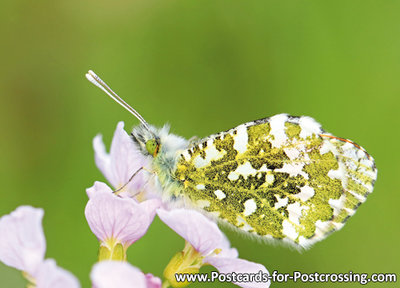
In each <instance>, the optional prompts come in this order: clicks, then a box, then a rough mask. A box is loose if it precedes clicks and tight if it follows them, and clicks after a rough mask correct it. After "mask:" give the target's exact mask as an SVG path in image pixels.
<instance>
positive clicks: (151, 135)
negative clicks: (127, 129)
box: [131, 125, 161, 157]
mask: <svg viewBox="0 0 400 288" xmlns="http://www.w3.org/2000/svg"><path fill="white" fill-rule="evenodd" d="M157 132H158V131H157V129H156V128H154V127H153V126H150V125H148V126H147V127H146V126H144V125H139V126H137V127H135V128H133V131H132V133H131V135H132V139H133V141H134V142H135V143H136V144H138V145H139V147H140V150H141V151H142V153H143V154H144V155H150V156H153V157H157V155H158V154H159V152H160V149H161V140H160V137H159V136H158V135H157V134H158V133H157Z"/></svg>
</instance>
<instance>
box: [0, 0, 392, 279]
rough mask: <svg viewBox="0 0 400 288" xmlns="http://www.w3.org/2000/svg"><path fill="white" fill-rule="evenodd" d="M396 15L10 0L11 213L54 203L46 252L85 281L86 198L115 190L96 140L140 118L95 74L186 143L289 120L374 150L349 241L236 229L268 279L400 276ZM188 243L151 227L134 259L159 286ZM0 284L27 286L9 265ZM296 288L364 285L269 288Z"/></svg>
mask: <svg viewBox="0 0 400 288" xmlns="http://www.w3.org/2000/svg"><path fill="white" fill-rule="evenodd" d="M399 12H400V2H399V1H389V0H381V1H369V0H359V1H355V0H345V1H344V0H342V1H319V0H309V1H295V0H293V1H285V0H283V1H270V0H260V1H237V0H229V1H228V0H226V1H211V0H205V1H194V0H187V1H161V0H146V1H144V0H143V1H142V0H140V1H135V0H133V1H123V0H118V1H104V0H97V1H93V0H89V1H76V0H71V1H50V0H43V1H27V0H13V1H11V0H3V1H2V2H1V4H0V19H1V20H0V29H1V31H0V32H1V35H2V36H1V40H0V43H1V45H0V52H1V53H0V55H1V56H0V57H1V68H0V73H1V75H0V76H1V77H0V97H1V98H0V101H1V102H0V117H1V118H0V127H1V130H0V131H1V141H0V151H1V165H0V169H1V173H0V177H1V179H0V180H1V182H0V183H1V189H0V214H1V215H2V214H5V213H9V212H10V211H12V210H13V209H15V208H16V207H17V206H19V205H22V204H30V205H33V206H35V207H43V208H44V210H45V218H44V230H45V234H46V238H47V253H46V256H47V257H49V258H55V259H56V260H57V262H58V264H59V265H60V266H62V267H64V268H66V269H68V270H70V271H72V272H73V273H74V274H75V275H77V276H78V277H79V279H80V280H81V282H82V286H83V287H89V286H90V285H89V276H88V275H89V272H90V269H91V266H92V264H93V263H94V262H95V261H96V254H97V248H98V244H97V240H96V238H95V237H94V235H92V234H91V232H90V230H89V228H88V225H87V223H86V220H85V217H84V214H83V211H84V207H85V205H86V202H87V196H86V194H85V188H87V187H90V186H91V185H92V184H93V182H94V181H95V180H101V181H104V178H103V176H102V175H101V173H100V172H99V171H98V170H97V169H96V167H95V164H94V161H93V151H92V144H91V142H92V139H93V137H94V136H95V135H96V134H97V133H102V134H103V135H104V139H105V141H106V143H107V145H109V143H110V141H111V137H112V134H113V132H114V129H115V126H116V124H117V122H118V121H120V120H123V121H125V123H126V127H127V129H130V127H132V126H133V125H136V124H137V123H138V121H137V120H136V119H134V118H133V117H132V116H130V114H128V113H127V112H126V111H125V110H123V109H122V108H121V107H119V106H118V105H117V104H115V103H113V102H112V101H111V100H110V99H108V98H107V96H106V95H105V94H103V93H102V92H101V91H100V90H99V89H97V88H95V87H94V86H93V85H92V84H90V83H89V82H88V81H87V80H86V79H85V77H84V75H85V73H86V71H87V70H88V69H93V70H94V71H95V72H96V73H98V74H99V75H100V76H101V77H102V78H103V79H104V80H106V81H107V82H108V84H110V86H111V87H112V88H113V89H114V90H115V91H116V92H117V93H119V94H120V96H122V97H124V98H125V100H126V101H127V102H128V103H130V104H131V105H132V106H134V107H135V108H136V109H137V110H138V111H139V112H140V113H141V114H142V115H143V116H144V118H146V119H147V121H148V122H150V123H152V124H155V125H158V126H160V125H163V124H164V123H165V122H169V123H170V124H171V126H172V132H174V133H176V134H179V135H182V136H184V137H187V138H190V137H192V136H194V135H198V136H201V137H204V136H207V135H209V134H212V133H216V132H219V131H223V130H227V129H229V128H231V127H234V126H236V125H238V124H240V123H243V122H247V121H251V120H254V119H258V118H263V117H267V116H271V115H274V114H277V113H282V112H287V113H290V114H293V115H309V116H312V117H314V118H316V119H317V120H318V121H319V122H320V123H322V124H323V126H324V128H325V129H326V130H328V131H329V132H331V133H333V134H334V135H337V136H341V137H346V138H350V139H352V140H354V141H356V142H357V143H359V144H361V145H362V146H364V147H365V148H366V149H367V150H368V151H369V153H370V154H371V155H373V156H374V158H375V159H376V163H377V166H378V170H379V174H378V181H377V183H376V186H375V191H374V193H373V194H371V195H370V196H369V200H368V201H367V202H366V203H365V204H364V205H362V206H361V207H360V209H359V210H358V212H357V214H356V215H355V216H354V217H353V218H352V219H350V220H349V221H348V223H347V225H346V226H345V227H344V228H343V229H342V230H341V231H340V232H338V233H334V234H333V235H331V236H330V237H328V238H327V239H326V240H324V241H322V242H320V243H318V244H316V245H315V246H314V247H313V248H312V249H311V250H309V251H306V252H304V253H298V252H296V251H292V250H291V249H288V248H285V247H280V246H277V247H276V246H271V245H266V244H262V243H258V242H254V241H251V240H249V239H245V238H243V237H242V236H240V235H237V234H235V233H232V232H228V233H227V234H228V236H229V238H230V240H231V242H232V245H233V246H235V247H237V248H238V250H239V253H240V256H241V257H242V258H245V259H248V260H251V261H255V262H260V263H262V264H264V265H265V266H266V267H267V269H269V270H270V271H273V270H278V271H279V272H281V273H291V272H293V271H296V270H298V271H302V272H316V271H317V272H331V273H334V272H348V271H350V270H351V271H353V272H360V273H364V272H365V273H376V272H396V273H399V272H400V264H399V263H400V261H399V259H400V249H399V244H398V241H399V240H398V239H399V237H400V231H399V228H400V225H399V220H400V217H399V208H398V207H399V200H400V197H399V195H400V194H399V191H398V190H399V189H398V186H399V185H398V179H399V172H400V169H399V166H398V165H399V164H398V163H400V157H399V148H398V145H399V140H400V139H399V136H398V133H399V128H398V127H399V124H400V121H399V120H398V119H399V115H398V114H399V113H398V111H399V104H400V101H399V93H400V81H399V76H400V17H399ZM183 244H184V241H183V240H182V239H181V238H180V237H178V236H177V235H176V234H175V233H174V232H172V231H171V230H170V229H169V228H167V227H166V226H165V225H164V224H163V223H161V221H159V220H158V219H156V221H155V222H154V223H153V224H152V226H151V228H150V230H149V232H148V233H147V234H146V235H145V237H143V238H142V239H141V240H139V241H138V242H137V243H135V244H134V245H133V246H131V247H130V248H129V251H128V252H129V255H128V257H129V261H130V262H131V263H132V264H134V265H136V266H138V267H140V268H141V269H142V270H143V271H145V272H151V273H153V274H155V275H158V276H161V275H162V271H163V268H164V267H165V265H166V264H167V263H168V261H169V259H170V257H171V256H172V255H173V254H174V253H176V252H177V251H178V250H181V249H182V248H183ZM204 271H210V269H209V268H206V269H204ZM398 276H399V275H398ZM0 279H1V284H0V286H1V287H24V284H25V281H24V279H23V278H22V277H21V276H20V273H19V272H17V271H15V270H13V269H11V268H8V267H6V266H5V265H3V264H1V263H0ZM215 285H216V284H213V285H210V284H196V285H192V286H189V287H212V286H215ZM375 285H376V286H377V287H394V285H395V284H380V285H378V284H375ZM218 286H223V285H222V284H218ZM224 286H226V287H231V286H233V285H224ZM293 286H295V287H300V286H301V287H308V286H313V287H332V286H335V287H336V286H340V287H359V286H360V285H359V284H341V285H340V284H332V283H329V284H321V283H320V284H313V285H312V284H310V283H307V284H299V283H296V285H294V284H293V283H286V284H274V285H273V286H272V287H293ZM367 287H375V286H374V284H368V285H367Z"/></svg>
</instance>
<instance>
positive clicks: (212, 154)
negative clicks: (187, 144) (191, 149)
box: [194, 144, 226, 168]
mask: <svg viewBox="0 0 400 288" xmlns="http://www.w3.org/2000/svg"><path fill="white" fill-rule="evenodd" d="M207 145H208V144H207ZM203 151H204V152H205V154H206V155H205V159H203V157H201V156H200V155H197V156H196V158H194V166H195V167H196V168H202V167H204V166H206V165H208V164H210V163H211V161H212V160H214V161H215V160H218V159H220V158H222V157H224V155H225V154H226V151H218V150H217V149H216V148H215V145H213V144H211V145H209V146H207V147H206V148H205V149H203Z"/></svg>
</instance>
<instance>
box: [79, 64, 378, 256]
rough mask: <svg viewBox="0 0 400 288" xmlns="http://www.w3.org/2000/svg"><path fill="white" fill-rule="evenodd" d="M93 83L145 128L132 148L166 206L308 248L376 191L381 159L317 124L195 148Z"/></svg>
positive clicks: (305, 121) (246, 133)
mask: <svg viewBox="0 0 400 288" xmlns="http://www.w3.org/2000/svg"><path fill="white" fill-rule="evenodd" d="M86 77H87V79H88V80H89V81H91V82H92V83H93V84H95V85H96V86H98V87H99V88H101V89H102V90H103V91H105V92H106V93H107V94H108V95H109V96H110V97H111V98H112V99H114V100H115V101H116V102H117V103H119V104H120V105H122V106H123V107H124V108H125V109H127V110H128V111H129V112H130V113H132V114H133V115H134V116H135V117H136V118H137V119H138V120H139V121H140V122H141V124H140V125H138V126H136V127H134V128H133V131H132V133H131V135H132V141H133V142H134V143H135V144H136V145H138V147H140V151H141V153H143V155H144V156H146V157H150V158H151V169H152V172H153V173H154V174H155V175H156V182H157V185H158V186H159V188H160V191H161V194H162V195H161V196H162V199H163V200H164V202H166V203H170V204H171V205H175V206H184V207H186V208H191V209H196V210H199V211H202V212H203V213H204V214H205V215H207V216H209V217H210V218H212V219H215V220H216V221H218V222H219V223H222V224H226V225H228V226H229V227H232V228H234V229H236V230H237V231H240V232H243V233H245V234H246V235H251V236H254V237H256V238H260V239H265V240H271V241H281V242H283V243H288V244H290V245H292V246H294V247H296V248H298V249H302V248H309V247H310V246H312V245H313V244H314V243H315V242H317V241H320V240H322V239H324V238H325V237H326V236H327V235H329V234H330V233H331V232H334V231H336V230H339V229H341V228H342V227H343V225H344V224H345V222H346V221H347V220H348V218H349V217H350V216H352V215H353V214H354V213H355V211H356V209H357V208H358V207H359V206H360V204H361V203H363V202H365V200H366V197H367V195H368V194H369V193H371V192H372V191H373V187H374V183H375V181H376V178H377V169H376V166H375V162H374V159H373V158H372V157H371V156H370V155H369V154H368V153H367V152H366V151H365V149H363V148H362V147H361V146H359V145H358V144H356V143H355V142H353V141H351V140H347V139H344V138H340V137H336V136H333V135H331V134H329V133H328V132H326V131H324V130H323V129H322V127H321V125H320V124H319V123H318V122H316V121H315V120H314V119H313V118H311V117H308V116H300V117H297V116H290V115H287V114H278V115H275V116H272V117H269V118H264V119H260V120H256V121H252V122H247V123H244V124H241V125H239V126H237V127H235V128H232V129H230V130H227V131H225V132H221V133H218V134H215V135H211V136H209V137H206V138H204V139H197V140H192V141H188V140H185V139H184V138H182V137H179V136H176V135H174V134H171V133H169V130H168V128H167V127H164V128H161V129H158V128H156V127H154V126H152V125H149V124H148V123H147V122H146V121H145V120H144V119H143V117H142V116H141V115H140V114H139V113H137V112H136V111H135V110H134V109H133V108H132V107H131V106H129V105H128V104H127V103H126V102H125V101H124V100H123V99H122V98H120V97H119V96H118V95H117V94H116V93H114V92H113V91H112V90H111V89H110V88H109V86H108V85H107V84H105V82H104V81H102V80H101V79H100V78H99V77H98V76H97V75H96V74H95V73H94V72H93V71H89V72H88V73H87V74H86Z"/></svg>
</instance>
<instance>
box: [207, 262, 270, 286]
mask: <svg viewBox="0 0 400 288" xmlns="http://www.w3.org/2000/svg"><path fill="white" fill-rule="evenodd" d="M203 262H204V263H209V264H210V265H212V266H214V267H215V268H217V269H218V271H219V272H220V273H232V272H235V273H253V274H257V273H258V274H259V279H263V278H262V277H264V280H266V279H267V275H269V273H268V270H267V269H266V268H265V267H264V266H263V265H261V264H258V263H254V262H250V261H247V260H244V259H239V258H226V257H220V256H219V255H217V256H209V257H206V258H205V259H204V260H203ZM260 271H261V272H260ZM262 275H264V276H262ZM255 279H256V280H258V279H257V278H255ZM234 284H236V285H238V286H241V287H245V288H265V287H269V285H270V284H271V283H270V282H269V281H261V282H257V281H254V282H237V283H234Z"/></svg>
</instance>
